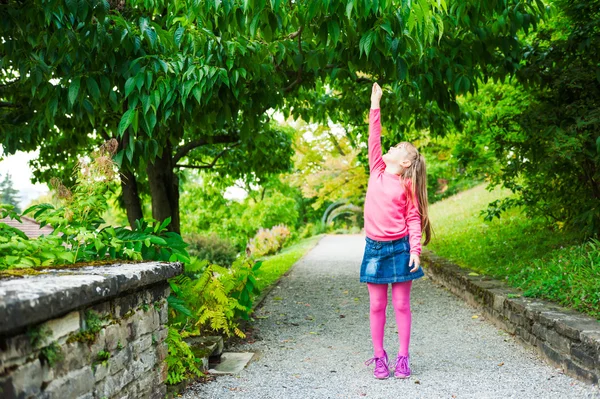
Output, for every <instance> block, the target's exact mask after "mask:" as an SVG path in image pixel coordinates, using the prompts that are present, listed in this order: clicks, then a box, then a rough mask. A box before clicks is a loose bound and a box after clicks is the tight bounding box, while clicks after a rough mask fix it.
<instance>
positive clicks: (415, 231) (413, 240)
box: [406, 187, 422, 256]
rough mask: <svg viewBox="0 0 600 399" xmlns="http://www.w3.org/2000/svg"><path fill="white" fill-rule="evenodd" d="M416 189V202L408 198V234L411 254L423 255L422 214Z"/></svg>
mask: <svg viewBox="0 0 600 399" xmlns="http://www.w3.org/2000/svg"><path fill="white" fill-rule="evenodd" d="M411 190H412V187H411ZM413 191H415V193H414V196H415V201H414V203H413V202H412V201H411V200H410V198H408V199H407V204H406V225H407V227H408V235H409V239H410V253H411V255H413V254H414V255H417V256H419V255H421V234H422V232H421V215H420V214H419V205H418V203H419V201H418V196H417V192H416V190H413Z"/></svg>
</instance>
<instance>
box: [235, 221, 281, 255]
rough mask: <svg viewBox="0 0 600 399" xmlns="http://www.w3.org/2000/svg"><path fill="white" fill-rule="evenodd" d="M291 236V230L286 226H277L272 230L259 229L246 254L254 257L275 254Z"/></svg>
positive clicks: (249, 243)
mask: <svg viewBox="0 0 600 399" xmlns="http://www.w3.org/2000/svg"><path fill="white" fill-rule="evenodd" d="M290 236H291V233H290V230H289V229H288V228H287V227H286V226H284V225H277V226H274V227H273V228H271V229H259V230H258V233H256V235H255V236H254V238H253V239H251V240H250V242H248V247H247V248H246V252H248V253H250V254H251V256H254V257H260V256H265V255H270V254H274V253H275V252H277V251H279V250H280V249H281V248H282V247H283V245H284V244H285V242H286V241H287V240H288V239H289V238H290Z"/></svg>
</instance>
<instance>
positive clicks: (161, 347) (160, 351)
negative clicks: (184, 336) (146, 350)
mask: <svg viewBox="0 0 600 399" xmlns="http://www.w3.org/2000/svg"><path fill="white" fill-rule="evenodd" d="M168 353H169V347H168V346H167V343H166V342H161V343H159V344H158V345H156V357H157V358H158V362H159V363H160V362H163V361H164V360H165V359H166V358H167V355H168Z"/></svg>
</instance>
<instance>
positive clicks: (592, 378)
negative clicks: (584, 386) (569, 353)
mask: <svg viewBox="0 0 600 399" xmlns="http://www.w3.org/2000/svg"><path fill="white" fill-rule="evenodd" d="M565 369H566V373H567V374H568V375H570V376H573V377H575V378H577V379H579V380H581V381H585V382H587V383H589V384H597V383H598V374H596V373H593V372H591V371H590V370H586V369H585V368H582V367H579V366H578V365H577V364H575V363H573V362H572V361H571V360H569V359H565Z"/></svg>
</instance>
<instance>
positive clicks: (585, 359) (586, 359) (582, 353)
mask: <svg viewBox="0 0 600 399" xmlns="http://www.w3.org/2000/svg"><path fill="white" fill-rule="evenodd" d="M596 355H597V352H596V351H595V350H594V348H592V347H590V346H587V345H584V344H581V343H574V344H571V358H572V359H573V360H574V361H575V362H577V363H579V364H580V365H582V366H583V367H585V368H587V369H590V370H592V369H594V368H595V367H596V357H597V356H596Z"/></svg>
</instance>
